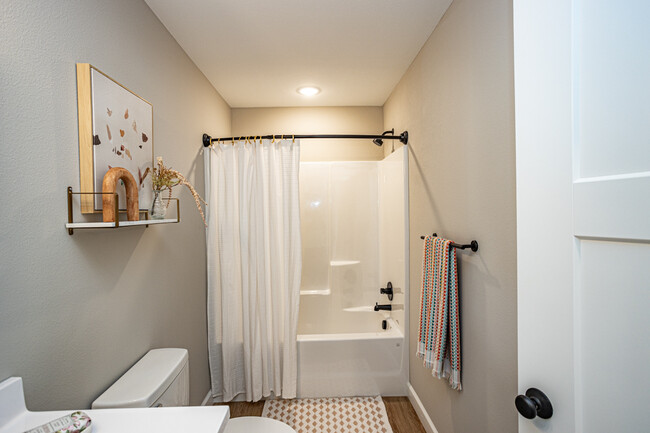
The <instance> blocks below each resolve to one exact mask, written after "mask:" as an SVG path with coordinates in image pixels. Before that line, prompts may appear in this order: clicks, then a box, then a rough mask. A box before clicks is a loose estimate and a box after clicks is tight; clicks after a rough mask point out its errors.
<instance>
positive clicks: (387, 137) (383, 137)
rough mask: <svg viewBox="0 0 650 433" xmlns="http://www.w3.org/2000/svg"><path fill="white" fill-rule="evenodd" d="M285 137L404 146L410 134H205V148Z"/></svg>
mask: <svg viewBox="0 0 650 433" xmlns="http://www.w3.org/2000/svg"><path fill="white" fill-rule="evenodd" d="M282 137H284V138H285V139H287V138H354V139H364V140H399V141H400V142H402V143H404V144H408V141H409V133H408V131H404V132H402V133H401V134H400V135H358V134H296V135H287V134H283V135H262V136H259V135H255V136H253V135H248V136H241V137H221V138H212V137H210V136H209V135H208V134H203V146H205V147H208V146H210V145H211V144H212V143H214V142H215V141H238V140H243V139H246V138H250V139H252V138H255V139H257V138H260V139H262V140H272V139H274V138H275V139H280V138H282Z"/></svg>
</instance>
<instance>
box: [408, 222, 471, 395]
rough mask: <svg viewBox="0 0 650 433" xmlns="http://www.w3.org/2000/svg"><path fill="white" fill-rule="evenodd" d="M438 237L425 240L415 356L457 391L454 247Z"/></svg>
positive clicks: (457, 364)
mask: <svg viewBox="0 0 650 433" xmlns="http://www.w3.org/2000/svg"><path fill="white" fill-rule="evenodd" d="M450 244H451V241H449V240H447V239H443V238H440V237H437V236H433V235H430V236H427V237H426V238H425V239H424V253H423V260H422V293H421V295H420V332H419V334H418V349H417V356H419V357H420V358H423V359H424V365H425V366H426V367H427V368H432V369H433V371H432V373H431V374H432V375H433V376H436V377H437V378H439V379H441V378H447V377H448V378H449V384H450V385H451V387H452V388H453V389H457V390H458V391H460V390H461V389H462V386H461V384H460V327H459V317H458V305H459V304H458V272H457V262H456V248H453V247H452V246H451V245H450Z"/></svg>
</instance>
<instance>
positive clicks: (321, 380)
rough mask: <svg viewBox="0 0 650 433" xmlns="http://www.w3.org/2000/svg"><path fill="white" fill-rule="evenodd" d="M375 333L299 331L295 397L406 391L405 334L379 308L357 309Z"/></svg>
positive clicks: (393, 393)
mask: <svg viewBox="0 0 650 433" xmlns="http://www.w3.org/2000/svg"><path fill="white" fill-rule="evenodd" d="M353 314H354V315H359V316H357V319H358V320H356V322H357V324H362V323H368V324H371V323H374V326H375V327H377V328H379V329H378V330H376V331H374V332H355V333H345V334H301V335H298V397H349V396H373V395H384V396H390V395H406V382H407V378H406V371H407V370H406V366H405V362H404V359H405V356H404V351H403V349H404V334H403V333H402V331H401V330H400V329H399V327H398V326H397V324H396V323H395V322H394V321H393V319H390V318H389V319H387V320H388V329H387V330H382V329H381V320H382V319H383V318H384V316H383V315H382V313H374V312H372V313H368V312H360V313H353Z"/></svg>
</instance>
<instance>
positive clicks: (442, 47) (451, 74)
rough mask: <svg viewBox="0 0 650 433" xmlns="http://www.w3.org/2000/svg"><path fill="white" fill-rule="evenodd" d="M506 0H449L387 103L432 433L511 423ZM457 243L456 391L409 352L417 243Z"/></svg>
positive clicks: (489, 429) (419, 372)
mask: <svg viewBox="0 0 650 433" xmlns="http://www.w3.org/2000/svg"><path fill="white" fill-rule="evenodd" d="M513 100H514V92H513V49H512V2H511V1H508V0H490V1H485V0H454V2H453V3H452V5H451V6H450V8H449V10H448V11H447V13H446V14H445V16H444V17H443V19H442V21H441V22H440V24H439V25H438V27H437V28H436V30H435V31H434V32H433V34H432V35H431V37H430V38H429V40H428V41H427V43H426V44H425V46H424V47H423V48H422V50H421V52H420V53H419V55H418V56H417V58H416V59H415V61H414V62H413V64H412V65H411V67H410V68H409V70H408V72H407V73H406V74H405V76H404V77H403V78H402V80H401V81H400V83H399V84H398V86H397V87H396V89H395V90H394V92H393V94H392V95H391V96H390V98H389V100H388V101H387V103H386V105H385V106H384V115H385V125H386V126H387V127H388V126H390V127H395V128H396V129H397V130H400V131H401V130H403V129H407V130H408V131H409V133H410V143H409V155H410V161H409V162H410V164H409V171H410V176H409V177H410V178H409V186H410V193H409V196H410V242H411V266H410V268H411V270H410V279H411V282H412V284H411V296H410V298H411V299H410V307H411V310H410V311H411V313H410V317H411V325H410V347H411V348H412V350H411V356H410V362H409V365H410V382H411V384H412V385H413V387H414V388H415V391H416V392H417V394H418V395H419V397H420V398H421V400H422V402H423V404H424V406H425V408H426V410H427V412H428V413H429V415H430V416H431V418H432V419H433V421H434V424H435V425H436V427H437V429H438V431H439V432H440V433H475V432H481V433H509V432H516V431H517V413H516V411H515V409H514V404H513V402H514V397H515V395H516V394H517V339H516V337H517V331H516V330H517V320H516V293H517V292H516V238H515V236H516V231H515V228H516V227H515V223H516V221H515V216H516V215H515V145H514V102H513ZM434 231H436V232H438V233H440V234H442V235H444V236H446V237H449V238H451V239H453V240H456V241H459V242H467V241H469V240H471V239H477V240H478V242H479V245H480V248H479V251H478V252H477V253H475V254H473V253H471V252H460V254H459V268H460V296H461V336H462V338H461V341H462V383H463V391H462V392H457V391H453V390H451V389H450V388H449V386H448V384H447V383H446V381H442V380H438V379H435V378H433V377H432V376H431V372H430V371H429V370H427V369H425V368H424V367H423V366H422V362H421V359H419V358H416V357H415V355H414V352H415V347H416V345H415V344H416V340H417V335H418V333H417V329H418V314H419V294H420V288H419V285H418V283H417V282H418V281H420V276H421V260H422V259H421V258H422V241H421V240H420V238H419V236H420V235H421V234H425V233H431V232H434Z"/></svg>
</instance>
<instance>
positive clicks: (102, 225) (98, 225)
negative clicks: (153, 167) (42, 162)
mask: <svg viewBox="0 0 650 433" xmlns="http://www.w3.org/2000/svg"><path fill="white" fill-rule="evenodd" d="M75 194H102V193H85V192H73V191H72V187H68V222H67V223H66V225H65V228H66V229H68V234H70V235H72V234H74V230H75V229H116V228H121V227H137V226H144V227H149V225H155V224H173V223H179V222H181V209H180V203H179V201H178V199H177V198H170V199H168V200H174V201H176V218H166V219H149V211H147V210H141V211H140V213H141V214H144V217H145V219H142V220H139V221H116V222H103V221H86V222H74V221H73V217H72V215H73V210H72V196H73V195H75ZM115 196H116V197H115V203H118V202H119V200H118V197H117V194H115ZM116 208H117V207H116ZM116 215H118V218H119V212H116Z"/></svg>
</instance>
